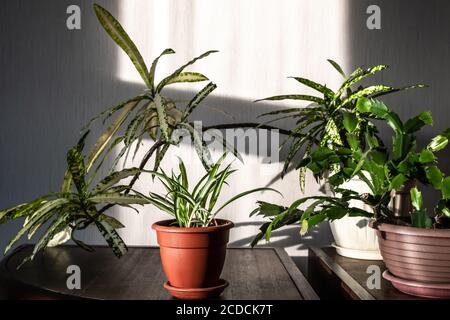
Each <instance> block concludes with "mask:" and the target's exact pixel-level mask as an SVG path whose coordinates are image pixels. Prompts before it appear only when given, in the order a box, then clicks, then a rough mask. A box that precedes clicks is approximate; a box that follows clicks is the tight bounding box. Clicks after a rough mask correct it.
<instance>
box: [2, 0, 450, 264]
mask: <svg viewBox="0 0 450 320" xmlns="http://www.w3.org/2000/svg"><path fill="white" fill-rule="evenodd" d="M122 1H123V0H122ZM98 2H99V3H101V4H102V5H104V6H105V7H107V8H108V9H109V10H110V11H111V12H113V14H118V15H120V16H122V17H123V16H124V12H123V10H124V8H125V9H129V11H130V12H131V13H130V12H128V11H127V12H128V13H127V14H128V15H130V14H131V15H136V16H138V15H139V17H145V19H136V20H137V21H140V22H139V23H141V25H140V24H139V23H138V22H137V24H136V25H134V26H133V25H131V24H130V23H129V22H128V23H127V24H126V25H125V27H126V28H127V30H128V27H129V28H131V29H132V30H133V29H137V30H134V31H133V34H132V36H137V37H138V39H139V43H138V46H141V45H142V46H144V47H145V49H144V51H145V52H146V58H147V60H149V59H150V58H151V57H153V56H155V52H159V51H161V50H162V49H163V48H165V47H166V46H171V47H174V48H175V49H176V50H177V51H178V52H179V54H178V55H177V57H175V58H173V59H174V60H173V63H172V62H168V65H166V68H167V69H170V68H174V67H176V66H177V64H180V63H182V62H184V60H187V59H188V58H189V57H192V56H193V55H195V54H198V53H201V52H202V51H205V50H208V49H211V48H217V49H220V50H221V53H220V55H218V56H216V57H212V58H211V59H209V60H205V61H204V62H202V63H201V64H200V70H201V71H203V72H205V73H207V74H208V75H209V76H210V77H211V79H213V80H215V81H216V82H217V83H218V85H219V89H218V90H217V91H216V92H215V93H214V95H213V96H212V97H211V98H209V99H208V101H207V105H208V106H210V107H212V108H209V109H207V108H206V109H202V110H203V111H202V112H198V113H197V114H196V117H198V118H199V119H202V120H204V121H205V122H206V123H207V124H211V123H218V122H232V121H249V120H253V119H254V116H255V115H256V114H259V113H261V112H263V111H264V110H268V109H270V108H273V107H275V106H273V105H272V106H271V105H264V104H263V105H255V104H253V103H252V102H251V101H253V100H254V99H256V98H261V97H264V96H268V95H274V94H280V93H288V92H298V90H299V89H298V86H295V85H294V84H292V83H291V82H288V80H287V79H286V76H288V75H302V76H306V77H310V78H312V79H316V80H318V81H321V82H322V81H324V82H327V83H329V84H330V85H333V84H336V83H337V82H336V81H338V80H339V78H338V77H337V75H336V74H335V73H334V71H333V70H332V69H330V68H329V67H328V66H327V65H326V62H325V59H326V58H333V59H336V60H337V61H340V62H341V63H342V64H343V65H344V67H345V69H346V70H347V71H350V69H353V68H355V67H357V66H360V65H371V64H375V63H385V64H389V65H391V66H392V67H391V69H390V70H389V71H387V72H384V73H383V75H380V76H379V79H381V80H383V81H384V82H386V83H389V84H393V85H402V84H408V83H416V82H423V83H426V84H429V85H430V88H428V89H424V90H420V91H416V92H408V93H402V94H398V95H397V96H395V97H390V98H388V99H386V101H387V102H388V103H389V104H390V105H391V106H392V107H393V108H394V109H395V110H397V111H398V112H399V113H400V114H401V115H402V116H403V117H409V116H412V115H414V114H416V113H418V112H420V111H422V110H423V109H427V110H431V111H432V112H433V115H434V118H435V126H434V127H432V128H429V129H427V130H426V131H425V132H424V135H423V136H421V137H420V140H421V141H425V140H427V139H429V138H430V137H431V136H433V135H434V134H437V133H438V132H440V131H441V130H442V129H444V128H445V127H446V126H448V119H449V113H448V112H447V108H448V107H447V104H446V102H447V101H448V100H449V98H450V90H447V88H446V86H447V85H448V83H449V81H448V80H449V79H448V78H449V77H450V68H449V64H450V61H449V59H448V54H449V42H448V39H449V38H450V28H449V27H450V26H449V24H450V22H449V20H448V18H447V16H448V14H449V13H450V3H448V2H446V1H444V0H442V1H438V0H432V1H406V0H405V1H400V0H396V1H392V0H391V1H387V0H386V1H376V2H372V1H359V0H358V1H357V0H354V1H349V0H347V1H345V0H341V1H337V0H331V1H330V0H320V1H317V0H302V1H295V0H293V1H225V0H222V1H214V3H213V4H210V3H212V2H211V1H209V2H208V4H207V2H206V1H170V3H169V5H168V7H167V8H165V9H166V11H165V13H164V14H162V13H159V12H156V13H154V12H152V11H151V10H150V9H151V8H153V7H151V8H150V9H149V10H150V11H149V10H147V11H145V12H144V11H140V10H139V6H142V5H144V4H143V3H144V2H143V1H127V2H126V4H125V1H123V2H120V1H98ZM92 3H93V1H89V0H83V1H80V0H78V1H63V0H41V1H32V0H14V1H13V0H2V1H1V10H0V106H1V108H2V109H1V126H0V154H1V157H0V207H1V208H4V207H8V206H12V205H14V204H16V203H20V202H23V201H27V200H30V199H33V198H35V197H37V196H39V195H41V194H42V193H46V192H49V191H54V190H57V189H58V188H59V186H60V183H61V180H62V175H63V172H64V168H65V152H66V150H67V149H68V148H69V147H70V146H71V145H73V143H75V141H76V139H77V137H78V130H79V129H80V128H81V126H82V125H83V124H85V123H86V121H87V120H88V119H90V118H91V117H92V116H93V115H95V114H97V113H98V112H100V111H101V110H103V109H105V108H106V107H108V106H111V105H114V103H117V102H118V101H121V100H123V99H124V98H127V97H130V96H132V95H135V94H136V93H139V91H140V90H141V89H142V88H143V87H142V85H140V84H139V83H137V82H135V81H133V79H132V78H130V79H129V78H128V75H129V74H131V75H133V73H132V72H133V70H132V69H130V66H128V65H122V66H121V65H120V64H118V61H122V60H123V59H124V56H122V55H121V53H120V52H119V51H118V50H117V48H116V47H115V45H114V44H113V42H112V41H111V40H110V39H109V38H108V37H107V36H106V35H105V33H104V32H103V30H102V29H101V28H100V27H99V25H98V23H97V20H96V18H95V16H94V14H93V11H92V10H91V5H92ZM149 3H151V5H152V6H155V8H159V7H158V6H161V3H162V2H159V3H157V2H154V1H150V2H149ZM70 4H78V5H80V7H81V8H82V30H80V31H69V30H67V29H66V27H65V20H66V17H67V16H66V14H65V11H66V8H67V6H68V5H70ZM369 4H378V5H379V6H380V7H381V10H382V29H381V30H372V31H371V30H368V29H367V28H366V24H365V19H366V17H367V15H366V13H365V11H366V8H367V6H368V5H369ZM216 5H217V6H218V8H219V9H214V8H215V7H216ZM155 10H156V9H155ZM121 11H122V12H121ZM152 14H153V15H156V16H159V19H160V21H163V22H165V27H166V28H167V30H169V31H167V34H164V37H163V36H161V31H160V30H153V29H151V28H150V27H146V28H145V31H146V33H142V34H147V33H149V34H150V36H149V38H148V39H147V38H145V39H144V38H142V39H141V33H139V32H138V31H139V28H141V29H142V24H144V25H145V24H146V23H147V21H150V20H151V19H148V17H149V16H150V17H151V16H152ZM208 19H209V20H208ZM218 19H223V20H221V21H220V23H214V20H216V21H217V20H218ZM205 21H207V23H206V22H205ZM149 23H150V22H149ZM205 23H206V25H204V24H205ZM124 24H125V23H124ZM199 24H200V27H201V28H200V27H199ZM158 34H159V35H158ZM162 37H163V38H162ZM144 40H145V41H144ZM141 41H142V42H141ZM145 44H150V46H148V47H146V46H145ZM121 59H122V60H121ZM121 68H122V69H123V68H124V69H125V70H131V71H130V73H126V74H125V76H124V75H123V74H121ZM163 68H165V67H163ZM122 71H123V70H122ZM118 74H119V76H118ZM131 77H133V76H131ZM169 93H170V94H172V95H174V96H176V97H177V98H179V99H181V100H182V99H187V98H188V97H189V96H190V95H192V91H190V89H188V87H176V88H175V89H174V90H172V91H171V92H169ZM213 108H219V109H222V110H226V112H227V113H228V114H230V115H231V118H230V117H228V116H223V115H222V114H218V113H216V112H213V111H212V109H213ZM280 125H281V126H287V125H288V123H281V124H280ZM386 134H388V129H386ZM177 152H178V154H179V152H181V153H182V154H183V153H184V152H188V151H186V150H185V149H182V150H181V151H180V150H178V151H174V154H176V153H177ZM184 156H186V155H185V154H184ZM252 158H254V157H252V155H248V156H246V160H247V165H245V164H244V165H242V164H240V165H239V166H240V167H241V169H243V170H241V171H240V173H239V175H237V176H236V177H235V178H234V180H233V183H232V187H231V188H230V190H229V191H228V195H230V194H232V193H233V192H237V191H242V190H244V189H246V188H249V187H256V186H259V185H265V184H268V183H270V181H272V180H273V178H274V177H276V172H278V169H279V168H278V167H273V168H272V169H271V170H272V171H271V173H272V174H271V175H269V176H261V175H260V173H259V171H258V166H257V165H256V166H255V165H252V164H250V165H249V161H250V163H251V161H252V160H251V159H252ZM447 159H448V152H447V153H445V154H444V155H443V160H442V162H443V164H444V165H445V166H446V168H447V169H448V164H447V163H448V161H447ZM165 165H166V166H167V167H169V166H170V165H171V163H170V160H168V162H166V163H165ZM198 168H199V164H198V163H195V162H193V163H192V165H191V170H192V171H193V172H194V174H195V175H198V174H200V172H201V169H198ZM447 173H448V170H447ZM146 183H148V182H147V181H144V187H145V184H146ZM272 186H274V187H276V188H278V189H279V190H281V191H282V192H283V193H284V198H283V199H281V200H280V199H278V198H274V197H273V196H271V195H262V196H261V195H259V196H256V195H255V197H251V198H249V199H247V200H246V201H244V203H240V204H239V205H236V206H234V207H231V208H230V211H229V213H227V217H228V218H232V219H233V220H234V221H236V222H237V225H238V227H237V228H236V229H235V230H234V231H233V234H232V243H233V244H234V245H247V244H248V242H249V240H250V239H251V236H252V235H254V234H255V232H256V230H257V227H258V225H259V223H260V221H259V220H255V219H253V220H251V219H248V217H247V213H248V212H249V211H250V210H251V209H252V208H253V203H254V201H255V200H257V199H260V198H264V199H266V200H267V199H270V200H278V201H281V202H284V203H286V204H287V203H289V202H291V201H292V200H294V199H295V198H296V197H297V196H298V195H299V190H298V183H297V177H296V174H290V175H288V177H286V178H285V180H283V181H280V180H277V181H276V182H274V183H273V184H272ZM308 186H309V189H308V194H314V193H317V192H318V191H317V190H318V186H317V185H315V184H313V183H312V181H311V180H310V179H309V181H308ZM268 197H271V198H268ZM428 198H429V199H430V200H432V198H433V195H432V194H428ZM114 214H116V215H117V216H119V217H120V218H122V220H123V221H124V222H125V224H126V225H127V230H124V231H122V235H123V236H124V238H125V240H126V241H127V243H129V244H140V245H142V244H149V245H150V244H155V239H154V236H153V235H152V234H151V232H150V231H149V228H150V225H151V223H152V222H153V221H155V220H157V219H159V218H161V217H163V216H162V215H161V214H160V213H158V212H156V211H155V210H154V209H151V208H146V209H145V210H144V211H143V212H141V214H140V215H139V216H132V215H130V213H127V212H118V211H117V212H114ZM19 226H20V223H19V222H13V223H10V224H8V225H2V226H0V248H3V247H4V246H5V244H6V242H7V240H8V239H9V238H11V237H12V236H13V235H14V233H15V232H16V231H17V228H18V227H19ZM84 238H85V239H86V240H88V241H91V242H93V243H99V242H100V243H101V239H100V238H99V237H98V236H97V235H96V234H95V233H92V232H88V233H87V234H85V235H84ZM330 241H331V236H330V233H329V228H328V226H327V225H326V224H325V225H323V226H321V228H319V229H316V230H314V231H313V232H311V234H310V235H309V236H308V237H306V238H304V239H301V238H300V237H299V235H298V230H297V229H295V228H290V229H286V230H282V231H279V232H277V233H276V234H275V238H274V241H273V243H272V245H278V246H284V247H288V249H289V253H290V254H291V255H292V256H294V257H296V262H297V263H299V265H301V266H302V267H304V266H305V260H304V255H305V252H304V249H305V248H306V245H308V244H310V243H312V244H315V245H323V244H328V243H330Z"/></svg>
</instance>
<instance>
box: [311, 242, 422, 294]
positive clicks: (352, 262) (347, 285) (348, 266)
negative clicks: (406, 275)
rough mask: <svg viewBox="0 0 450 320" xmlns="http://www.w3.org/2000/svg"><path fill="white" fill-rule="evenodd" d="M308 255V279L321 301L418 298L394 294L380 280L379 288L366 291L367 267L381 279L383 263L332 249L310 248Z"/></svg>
mask: <svg viewBox="0 0 450 320" xmlns="http://www.w3.org/2000/svg"><path fill="white" fill-rule="evenodd" d="M308 253H309V259H308V280H309V282H310V283H311V285H312V286H313V288H314V289H315V290H316V292H317V293H318V295H319V297H320V298H321V299H351V300H411V299H420V298H418V297H414V296H410V295H407V294H404V293H402V292H400V291H398V290H397V289H395V288H394V287H393V286H392V284H391V283H390V282H389V281H387V280H385V279H384V278H383V277H381V281H380V288H379V289H376V288H373V289H372V288H368V286H367V279H368V277H369V276H370V275H371V274H373V271H372V272H370V273H368V272H367V270H368V267H370V266H376V267H378V268H379V270H380V276H381V274H382V273H383V271H384V270H386V267H385V266H384V263H383V261H378V260H357V259H351V258H346V257H343V256H340V255H338V254H337V253H336V250H335V249H334V248H333V247H324V248H317V247H313V246H311V247H309V252H308ZM371 283H372V282H371Z"/></svg>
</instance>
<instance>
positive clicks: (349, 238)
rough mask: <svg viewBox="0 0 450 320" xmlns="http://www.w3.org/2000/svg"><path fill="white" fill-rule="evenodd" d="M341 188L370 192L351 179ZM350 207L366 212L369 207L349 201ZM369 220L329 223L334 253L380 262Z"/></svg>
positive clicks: (359, 219) (353, 218) (373, 231)
mask: <svg viewBox="0 0 450 320" xmlns="http://www.w3.org/2000/svg"><path fill="white" fill-rule="evenodd" d="M341 187H342V188H345V189H349V190H354V191H357V192H359V193H365V192H370V189H369V188H368V187H367V185H366V184H365V183H364V182H363V181H362V180H360V179H357V178H355V179H352V180H350V181H348V182H346V183H344V184H343V185H342V186H341ZM350 205H351V206H353V207H358V208H361V209H364V210H366V211H371V208H370V206H368V205H365V204H363V203H361V202H360V201H353V200H352V201H351V202H350ZM369 221H370V218H366V217H349V216H346V217H344V218H342V219H339V220H334V221H332V222H330V227H331V232H332V233H333V237H334V241H335V242H334V243H333V246H334V247H335V248H336V252H337V253H338V254H339V255H341V256H344V257H349V258H354V259H363V260H382V257H381V254H380V250H379V248H378V238H377V235H376V232H375V230H374V229H372V228H370V227H369Z"/></svg>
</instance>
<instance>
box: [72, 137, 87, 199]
mask: <svg viewBox="0 0 450 320" xmlns="http://www.w3.org/2000/svg"><path fill="white" fill-rule="evenodd" d="M86 135H87V133H86V134H85V135H84V136H83V137H82V138H81V139H80V141H79V142H78V144H77V145H76V146H74V147H73V148H72V149H70V150H69V152H67V166H68V169H69V172H70V175H71V176H72V179H73V182H74V184H75V187H76V188H77V190H78V192H79V193H80V194H81V195H84V194H85V193H86V190H87V186H86V181H85V175H86V167H85V165H84V158H83V148H84V140H85V138H86Z"/></svg>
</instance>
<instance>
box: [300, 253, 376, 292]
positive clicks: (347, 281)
mask: <svg viewBox="0 0 450 320" xmlns="http://www.w3.org/2000/svg"><path fill="white" fill-rule="evenodd" d="M308 250H309V251H310V252H311V251H312V253H313V254H314V255H315V256H316V257H317V258H320V259H321V260H322V261H323V263H325V265H326V266H327V267H328V268H329V269H330V271H331V272H332V273H333V274H334V275H335V276H337V277H338V278H339V279H340V280H341V281H342V282H343V284H344V285H345V286H347V288H351V292H352V293H353V294H354V295H355V296H356V298H357V299H360V300H376V298H375V297H374V296H373V295H371V294H370V293H369V292H368V291H367V290H366V289H365V288H364V287H363V286H362V285H360V284H359V283H358V282H357V281H356V280H355V279H353V277H352V276H350V274H348V272H347V271H345V269H344V268H342V267H341V266H340V265H339V264H337V263H336V262H334V261H333V260H332V259H331V258H330V256H328V255H327V254H326V253H325V252H324V251H323V250H322V249H320V248H318V247H316V246H309V247H308ZM311 258H312V257H311V255H309V259H311Z"/></svg>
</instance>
